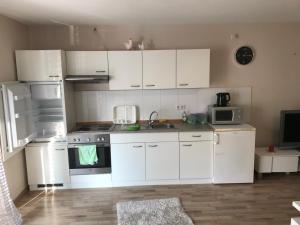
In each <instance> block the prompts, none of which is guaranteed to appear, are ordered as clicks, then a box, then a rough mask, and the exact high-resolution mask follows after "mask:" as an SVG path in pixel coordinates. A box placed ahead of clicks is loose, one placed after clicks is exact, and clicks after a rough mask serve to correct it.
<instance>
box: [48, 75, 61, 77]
mask: <svg viewBox="0 0 300 225" xmlns="http://www.w3.org/2000/svg"><path fill="white" fill-rule="evenodd" d="M49 77H59V76H58V75H50V76H49Z"/></svg>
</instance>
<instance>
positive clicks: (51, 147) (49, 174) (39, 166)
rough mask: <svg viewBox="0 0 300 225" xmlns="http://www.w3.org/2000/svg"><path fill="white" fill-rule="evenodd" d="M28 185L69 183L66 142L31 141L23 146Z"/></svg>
mask: <svg viewBox="0 0 300 225" xmlns="http://www.w3.org/2000/svg"><path fill="white" fill-rule="evenodd" d="M25 155H26V165H27V176H28V184H29V186H36V187H37V186H38V185H47V184H48V185H49V184H52V185H54V184H55V185H58V184H59V185H63V184H65V183H69V179H70V178H69V163H68V152H67V145H66V144H57V143H53V144H52V143H46V144H45V143H43V144H40V143H32V144H30V145H28V146H26V148H25Z"/></svg>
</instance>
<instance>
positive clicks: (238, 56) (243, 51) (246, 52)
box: [235, 46, 254, 65]
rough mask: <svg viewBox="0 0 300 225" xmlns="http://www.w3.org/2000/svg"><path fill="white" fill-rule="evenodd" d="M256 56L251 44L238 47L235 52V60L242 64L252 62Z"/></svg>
mask: <svg viewBox="0 0 300 225" xmlns="http://www.w3.org/2000/svg"><path fill="white" fill-rule="evenodd" d="M253 57H254V53H253V50H252V49H251V48H250V47H249V46H242V47H240V48H238V50H237V51H236V53H235V60H236V61H237V62H238V63H239V64H241V65H247V64H249V63H250V62H252V60H253Z"/></svg>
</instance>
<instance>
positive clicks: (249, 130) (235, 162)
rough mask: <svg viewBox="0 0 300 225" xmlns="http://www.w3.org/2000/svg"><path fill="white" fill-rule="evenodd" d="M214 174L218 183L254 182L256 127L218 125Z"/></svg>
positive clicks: (215, 136) (215, 140)
mask: <svg viewBox="0 0 300 225" xmlns="http://www.w3.org/2000/svg"><path fill="white" fill-rule="evenodd" d="M213 127H214V129H215V133H214V176H213V182H214V183H215V184H218V183H253V176H254V154H255V128H253V127H251V126H250V125H246V124H245V125H235V126H230V125H216V126H213Z"/></svg>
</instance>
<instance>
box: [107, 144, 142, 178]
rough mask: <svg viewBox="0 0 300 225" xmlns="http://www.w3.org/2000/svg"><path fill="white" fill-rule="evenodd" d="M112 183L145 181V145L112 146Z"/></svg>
mask: <svg viewBox="0 0 300 225" xmlns="http://www.w3.org/2000/svg"><path fill="white" fill-rule="evenodd" d="M111 161H112V162H111V163H112V181H113V182H119V181H144V180H145V144H144V143H129V144H111Z"/></svg>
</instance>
